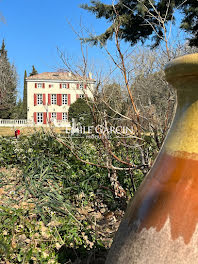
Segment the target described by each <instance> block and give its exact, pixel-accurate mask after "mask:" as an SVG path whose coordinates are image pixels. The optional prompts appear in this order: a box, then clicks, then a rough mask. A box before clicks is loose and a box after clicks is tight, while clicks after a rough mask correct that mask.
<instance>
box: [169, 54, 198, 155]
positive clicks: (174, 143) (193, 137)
mask: <svg viewBox="0 0 198 264" xmlns="http://www.w3.org/2000/svg"><path fill="white" fill-rule="evenodd" d="M165 73H166V78H167V80H168V82H169V83H170V84H172V85H173V86H174V87H175V89H176V90H177V109H176V114H175V118H174V121H173V124H172V127H171V129H170V132H169V135H168V137H167V140H166V144H165V147H164V149H165V151H166V152H168V153H169V154H171V155H176V156H178V155H179V156H182V155H186V153H187V155H188V156H189V157H191V158H193V159H194V158H196V159H198V54H191V55H186V56H183V57H181V58H178V59H176V60H173V62H171V63H169V64H168V65H167V67H166V69H165Z"/></svg>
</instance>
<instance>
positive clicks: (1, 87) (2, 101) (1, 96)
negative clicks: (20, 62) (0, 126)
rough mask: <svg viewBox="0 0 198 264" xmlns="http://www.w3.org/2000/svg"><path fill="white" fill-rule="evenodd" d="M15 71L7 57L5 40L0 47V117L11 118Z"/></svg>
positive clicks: (15, 93)
mask: <svg viewBox="0 0 198 264" xmlns="http://www.w3.org/2000/svg"><path fill="white" fill-rule="evenodd" d="M16 88H17V73H16V69H15V67H14V65H13V64H10V62H9V60H8V57H7V50H6V48H5V42H4V40H3V41H2V45H1V49H0V110H1V111H0V118H11V117H12V113H13V109H14V107H15V106H16V96H17V90H16Z"/></svg>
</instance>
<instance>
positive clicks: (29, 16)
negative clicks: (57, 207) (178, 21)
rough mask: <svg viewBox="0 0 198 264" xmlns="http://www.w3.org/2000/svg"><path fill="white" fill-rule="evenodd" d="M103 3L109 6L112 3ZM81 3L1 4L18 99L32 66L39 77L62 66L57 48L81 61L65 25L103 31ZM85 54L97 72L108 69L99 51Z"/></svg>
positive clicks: (102, 23)
mask: <svg viewBox="0 0 198 264" xmlns="http://www.w3.org/2000/svg"><path fill="white" fill-rule="evenodd" d="M102 2H105V3H107V4H111V3H112V0H103V1H102ZM83 3H88V4H89V3H90V0H73V1H72V0H0V12H1V14H2V15H3V16H4V18H5V23H2V22H1V23H0V45H1V42H2V40H3V39H4V40H5V44H6V49H7V51H8V57H9V59H10V62H13V63H14V64H15V66H16V70H17V73H18V76H19V84H18V91H19V95H20V97H22V93H23V77H24V71H25V70H27V73H28V74H29V73H30V72H31V70H32V65H34V66H35V68H36V69H37V71H38V72H39V73H41V72H47V71H56V70H57V69H58V68H60V67H61V66H62V65H61V59H60V58H59V55H58V52H57V48H59V49H60V50H62V51H64V52H65V53H66V55H68V56H70V57H72V58H74V60H75V61H78V60H79V58H80V57H81V47H80V41H79V40H78V37H77V36H76V34H75V33H74V31H73V30H72V28H71V26H70V25H69V24H68V21H69V22H70V23H71V24H72V25H73V28H74V29H75V30H76V31H79V30H80V24H81V25H82V26H83V27H85V28H87V29H88V30H89V31H91V32H95V33H96V34H100V33H102V32H104V31H105V29H106V28H107V26H108V25H107V23H106V20H104V19H96V18H95V16H94V15H92V14H91V13H90V12H87V11H86V10H83V9H81V8H80V7H79V6H80V4H83ZM177 17H178V15H177ZM172 32H174V31H173V30H172ZM113 45H114V41H112V42H110V44H108V48H110V50H111V51H113V52H114V53H115V50H113ZM125 45H126V44H125ZM88 54H89V61H90V62H91V64H93V65H94V67H95V68H96V69H102V68H103V70H104V69H105V65H106V69H107V68H110V66H109V64H108V62H107V54H105V51H103V50H102V49H100V48H99V47H90V48H89V51H88Z"/></svg>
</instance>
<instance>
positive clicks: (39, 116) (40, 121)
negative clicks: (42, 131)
mask: <svg viewBox="0 0 198 264" xmlns="http://www.w3.org/2000/svg"><path fill="white" fill-rule="evenodd" d="M37 123H39V124H43V113H40V112H38V113H37Z"/></svg>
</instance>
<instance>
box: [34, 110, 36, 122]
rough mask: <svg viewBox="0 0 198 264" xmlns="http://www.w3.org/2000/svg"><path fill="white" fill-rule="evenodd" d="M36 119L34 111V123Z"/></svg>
mask: <svg viewBox="0 0 198 264" xmlns="http://www.w3.org/2000/svg"><path fill="white" fill-rule="evenodd" d="M36 122H37V120H36V113H35V112H34V123H35V124H36Z"/></svg>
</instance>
